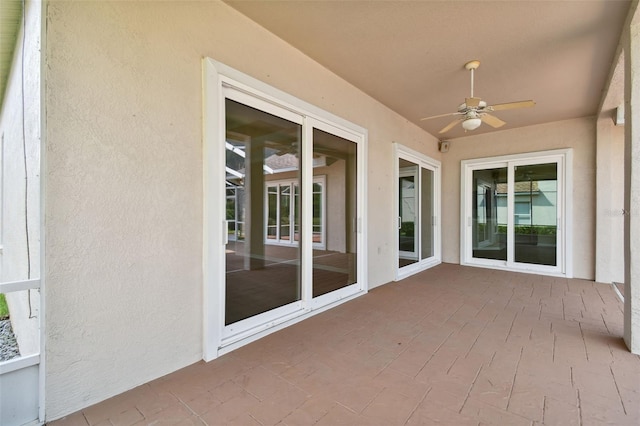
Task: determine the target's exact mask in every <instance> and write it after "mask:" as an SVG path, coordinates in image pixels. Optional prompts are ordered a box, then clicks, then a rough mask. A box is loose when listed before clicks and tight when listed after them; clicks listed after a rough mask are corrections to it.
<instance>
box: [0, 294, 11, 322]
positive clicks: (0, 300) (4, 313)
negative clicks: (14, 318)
mask: <svg viewBox="0 0 640 426" xmlns="http://www.w3.org/2000/svg"><path fill="white" fill-rule="evenodd" d="M6 318H9V307H8V306H7V300H6V299H5V298H4V294H0V319H6Z"/></svg>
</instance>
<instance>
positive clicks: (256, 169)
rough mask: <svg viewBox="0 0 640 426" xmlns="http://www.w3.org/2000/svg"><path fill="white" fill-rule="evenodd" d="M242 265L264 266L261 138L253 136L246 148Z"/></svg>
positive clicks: (249, 267)
mask: <svg viewBox="0 0 640 426" xmlns="http://www.w3.org/2000/svg"><path fill="white" fill-rule="evenodd" d="M244 161H245V163H244V164H245V166H244V167H245V176H244V185H245V205H244V207H245V213H244V217H245V223H244V226H245V240H244V249H245V257H244V269H245V270H247V271H249V270H256V269H263V268H264V236H265V229H264V225H265V224H264V204H265V196H264V191H265V187H264V142H262V141H260V140H257V139H255V138H252V140H251V141H250V142H249V143H247V146H246V149H245V158H244Z"/></svg>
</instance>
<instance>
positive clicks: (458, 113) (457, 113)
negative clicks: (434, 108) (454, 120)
mask: <svg viewBox="0 0 640 426" xmlns="http://www.w3.org/2000/svg"><path fill="white" fill-rule="evenodd" d="M460 114H461V113H460V112H449V113H447V114H440V115H434V116H431V117H425V118H421V119H420V121H425V120H431V119H432V118H441V117H449V116H451V115H460Z"/></svg>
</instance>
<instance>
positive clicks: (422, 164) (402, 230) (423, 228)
mask: <svg viewBox="0 0 640 426" xmlns="http://www.w3.org/2000/svg"><path fill="white" fill-rule="evenodd" d="M396 149H397V176H398V177H397V179H398V180H397V209H398V210H397V211H398V214H397V217H398V219H397V220H398V223H397V238H398V243H397V244H398V246H397V248H398V278H403V277H405V276H408V275H411V274H412V273H415V272H418V271H420V270H422V269H425V268H427V267H429V266H433V265H435V264H437V263H439V262H440V259H439V257H440V250H439V227H438V225H437V222H436V218H437V216H438V214H437V212H438V210H439V200H438V196H439V195H438V194H439V191H438V186H439V183H438V182H439V163H437V162H435V161H434V160H430V159H427V158H426V157H424V156H422V155H420V154H418V153H415V152H413V151H411V150H409V149H408V148H404V147H400V146H399V145H398V146H397V147H396ZM405 151H406V152H405ZM427 160H430V161H427Z"/></svg>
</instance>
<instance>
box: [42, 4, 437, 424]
mask: <svg viewBox="0 0 640 426" xmlns="http://www.w3.org/2000/svg"><path fill="white" fill-rule="evenodd" d="M47 15H48V26H47V52H46V54H47V77H46V98H45V99H46V103H47V117H46V120H47V135H46V136H47V149H46V163H47V170H48V172H47V175H46V179H47V195H46V212H45V215H46V220H47V240H46V247H45V248H46V271H45V274H46V279H47V290H46V291H47V294H46V295H47V336H46V337H47V345H48V346H47V353H46V357H47V381H46V391H47V417H48V419H55V418H57V417H60V416H63V415H65V414H67V413H69V412H72V411H75V410H77V409H79V408H82V407H85V406H88V405H90V404H92V403H94V402H97V401H100V400H102V399H105V398H107V397H109V396H112V395H114V394H117V393H120V392H122V391H124V390H126V389H129V388H132V387H134V386H136V385H138V384H141V383H144V382H146V381H149V380H151V379H154V378H156V377H158V376H162V375H164V374H166V373H168V372H171V371H174V370H176V369H178V368H180V367H183V366H185V365H188V364H190V363H193V362H195V361H197V360H198V359H200V357H201V353H202V343H201V341H202V324H201V322H202V308H201V306H202V300H201V299H202V264H201V263H202V207H203V194H202V190H203V188H202V161H203V158H202V141H201V140H202V130H201V128H202V117H201V110H202V94H201V92H202V82H201V66H202V65H201V59H202V57H204V56H207V57H211V58H213V59H215V60H217V61H220V62H223V63H226V64H227V65H229V66H231V67H234V68H236V69H238V70H240V71H242V72H244V73H247V74H249V75H252V76H253V77H256V78H258V79H260V80H262V81H264V82H266V83H268V84H271V85H273V86H275V87H277V88H279V89H281V90H284V91H286V92H288V93H290V94H292V95H294V96H297V97H299V98H301V99H303V100H304V101H307V102H309V103H312V104H314V105H316V106H318V107H321V108H324V109H326V110H328V111H330V112H332V113H334V114H336V115H338V116H341V117H343V118H345V119H347V120H350V121H352V122H354V123H356V124H358V125H360V126H362V127H365V128H367V129H368V130H369V147H368V163H369V164H370V166H369V171H368V177H367V179H368V181H367V185H368V193H367V200H368V201H367V203H368V206H367V207H368V213H369V224H368V227H369V230H375V232H369V235H368V242H369V247H370V248H369V258H368V263H369V271H368V277H369V286H370V287H373V286H376V285H380V284H383V283H386V282H389V281H391V280H392V279H393V277H394V273H395V269H394V267H395V262H394V259H393V258H392V256H391V255H390V252H391V249H392V247H391V244H392V241H394V239H393V232H394V228H393V224H392V218H393V214H394V212H393V210H394V209H393V203H391V202H388V203H387V202H385V203H384V204H380V200H391V197H392V194H393V182H392V176H393V173H392V167H393V151H392V142H393V141H398V142H401V143H403V144H404V145H407V146H410V147H411V148H413V149H416V150H419V151H422V152H425V153H426V154H427V155H430V156H432V157H435V158H438V157H439V153H438V152H437V141H436V139H435V138H433V137H432V136H430V135H428V134H426V133H425V132H423V131H422V130H421V129H419V128H418V127H417V126H415V125H412V124H409V123H408V122H407V121H406V120H405V119H403V118H401V117H400V116H398V115H397V114H394V113H392V112H391V111H390V110H389V109H388V108H386V107H385V106H383V105H381V104H379V103H378V102H376V101H374V100H373V99H372V98H370V97H368V96H366V95H364V94H363V93H362V92H361V91H359V90H357V89H356V88H354V87H353V86H351V85H349V84H348V83H346V82H345V81H343V80H341V79H340V78H338V77H337V76H336V75H334V74H332V73H331V72H329V71H327V70H326V69H324V68H322V67H321V66H319V65H318V64H317V63H316V62H314V61H313V60H311V59H309V58H308V57H306V56H304V55H302V54H301V53H300V52H299V51H298V50H296V49H294V48H292V47H291V46H289V45H287V44H286V43H284V42H283V41H282V40H280V39H278V38H276V37H274V36H273V35H271V34H270V33H268V32H267V31H265V30H264V29H262V28H261V27H259V26H257V25H256V24H254V23H253V22H252V21H250V20H248V19H247V18H245V17H244V16H242V15H240V14H238V13H237V12H236V11H235V10H233V9H231V8H229V7H228V6H226V5H225V4H223V3H219V2H63V1H52V2H51V3H50V4H49V6H48V13H47ZM374 207H375V208H374Z"/></svg>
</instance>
